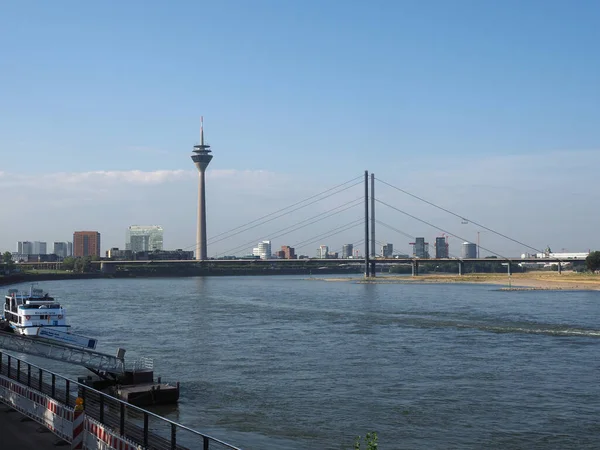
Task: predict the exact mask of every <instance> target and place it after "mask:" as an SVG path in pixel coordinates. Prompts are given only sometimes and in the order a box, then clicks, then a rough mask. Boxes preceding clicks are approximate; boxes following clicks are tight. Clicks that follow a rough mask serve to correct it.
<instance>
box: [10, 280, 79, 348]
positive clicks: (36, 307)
mask: <svg viewBox="0 0 600 450" xmlns="http://www.w3.org/2000/svg"><path fill="white" fill-rule="evenodd" d="M4 320H6V321H7V322H8V323H9V325H10V327H11V328H12V329H13V330H14V331H15V333H18V334H22V335H24V336H37V335H38V333H39V331H40V330H41V329H44V330H56V331H63V332H68V331H69V327H70V325H67V316H66V311H65V309H64V308H63V307H61V306H60V304H59V303H57V302H56V301H55V300H54V298H52V297H50V296H49V295H48V294H47V293H44V291H43V290H42V289H34V288H33V286H32V287H31V289H30V290H29V292H19V290H18V289H9V291H8V295H7V296H6V300H5V302H4Z"/></svg>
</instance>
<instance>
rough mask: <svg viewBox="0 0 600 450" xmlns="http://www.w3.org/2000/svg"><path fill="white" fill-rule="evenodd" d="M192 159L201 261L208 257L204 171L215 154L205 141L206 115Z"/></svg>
mask: <svg viewBox="0 0 600 450" xmlns="http://www.w3.org/2000/svg"><path fill="white" fill-rule="evenodd" d="M193 152H194V154H193V155H192V161H194V164H195V165H196V168H197V169H198V225H197V228H196V259H197V260H199V261H201V260H205V259H208V258H207V249H206V247H207V244H206V194H205V182H204V173H205V172H206V168H207V167H208V164H209V163H210V161H211V159H212V158H213V155H211V154H210V152H211V150H210V145H206V144H205V143H204V117H201V118H200V145H194V150H193Z"/></svg>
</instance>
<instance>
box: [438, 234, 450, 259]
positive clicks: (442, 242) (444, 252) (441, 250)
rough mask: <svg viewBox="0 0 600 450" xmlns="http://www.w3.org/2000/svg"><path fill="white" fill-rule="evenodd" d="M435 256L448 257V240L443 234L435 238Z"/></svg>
mask: <svg viewBox="0 0 600 450" xmlns="http://www.w3.org/2000/svg"><path fill="white" fill-rule="evenodd" d="M435 257H436V258H448V241H447V240H446V238H445V237H443V236H442V237H436V238H435Z"/></svg>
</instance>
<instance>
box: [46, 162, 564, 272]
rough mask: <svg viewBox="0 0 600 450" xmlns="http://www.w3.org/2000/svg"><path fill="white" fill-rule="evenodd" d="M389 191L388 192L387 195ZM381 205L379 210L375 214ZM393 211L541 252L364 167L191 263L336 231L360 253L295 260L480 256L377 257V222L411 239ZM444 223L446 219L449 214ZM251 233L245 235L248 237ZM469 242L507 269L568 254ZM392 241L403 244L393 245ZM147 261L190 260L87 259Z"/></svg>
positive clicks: (439, 228) (460, 260) (218, 242)
mask: <svg viewBox="0 0 600 450" xmlns="http://www.w3.org/2000/svg"><path fill="white" fill-rule="evenodd" d="M381 188H385V189H387V193H388V195H387V196H386V197H384V198H382V197H380V196H378V195H376V190H377V191H379V189H381ZM390 192H391V193H392V195H389V193H390ZM408 201H410V202H412V203H413V204H414V205H424V206H426V207H428V208H433V209H435V210H436V211H437V212H438V213H440V214H442V217H448V218H450V220H452V221H455V222H456V223H460V224H461V226H462V227H463V230H462V232H460V233H458V232H456V231H453V230H451V229H450V228H451V227H449V226H447V225H446V226H443V225H442V224H441V221H440V219H436V220H434V219H431V218H430V217H427V218H425V217H423V214H422V213H419V212H417V211H415V210H414V209H417V210H418V208H414V209H411V210H409V208H408V207H406V206H404V205H406V204H407V203H408ZM401 205H402V207H401ZM382 212H385V213H386V214H382ZM385 217H392V220H393V222H394V225H390V224H389V223H388V220H387V219H386V218H385ZM400 218H402V219H403V220H404V222H403V223H404V224H405V225H408V226H412V227H414V226H415V224H418V226H419V227H420V230H429V233H432V232H433V233H435V234H436V235H437V236H444V237H445V239H448V238H451V239H454V240H455V241H454V242H459V245H461V246H462V244H463V243H465V242H472V240H471V239H468V238H467V237H466V230H464V225H466V224H469V225H472V226H474V227H476V229H477V234H478V235H479V233H487V236H489V235H495V236H496V238H497V239H498V240H504V241H506V242H510V243H511V244H512V245H515V244H516V245H518V246H519V248H522V249H524V250H526V251H532V252H534V253H536V254H544V253H545V251H544V250H542V249H539V248H536V247H535V246H533V245H529V244H528V243H525V242H523V241H522V240H519V239H517V238H515V237H513V236H509V235H508V234H506V233H503V232H501V231H499V230H496V229H495V228H493V227H491V226H487V225H484V224H483V223H481V222H479V221H478V220H476V219H475V218H473V217H467V216H465V215H463V214H460V213H458V212H456V211H453V210H451V209H449V208H447V207H444V206H441V205H439V204H437V203H435V202H433V201H431V200H429V199H425V198H423V197H420V196H418V195H416V194H414V193H412V192H409V191H407V190H406V189H403V188H401V187H398V186H396V185H395V184H394V183H392V182H390V181H387V180H383V179H379V178H377V177H376V176H375V175H374V174H370V176H369V174H368V172H367V171H365V173H364V174H361V175H359V176H357V177H354V178H351V179H349V180H347V181H345V182H343V183H340V184H337V185H335V186H333V187H331V188H328V189H325V190H323V191H321V192H319V193H317V194H314V195H310V196H308V197H306V198H304V199H302V200H299V201H296V202H293V203H291V204H289V205H287V206H285V207H283V208H280V209H277V210H276V211H273V212H271V213H268V214H264V215H262V216H260V217H257V218H255V219H252V220H249V221H246V222H245V223H243V224H240V225H237V226H234V227H232V228H230V229H229V230H227V231H223V232H220V233H217V234H215V235H212V236H211V237H210V238H209V239H208V246H209V250H210V249H211V247H212V248H220V249H225V250H219V251H216V252H213V253H210V252H209V254H210V255H211V256H210V257H207V259H204V260H200V261H198V263H201V264H202V263H204V264H205V266H206V265H209V264H216V263H218V264H220V265H223V266H227V265H233V264H235V265H240V264H255V265H261V264H272V263H274V262H277V263H278V264H282V265H285V264H293V263H297V262H298V261H299V260H295V259H292V260H285V259H272V258H271V253H272V252H270V254H269V255H262V259H260V260H256V255H254V256H248V255H251V254H252V251H253V248H254V246H255V245H256V244H257V243H259V242H261V241H270V242H272V241H273V240H276V239H277V240H280V241H283V242H289V243H290V245H289V247H292V248H294V249H295V250H296V254H297V255H298V254H300V255H302V254H303V253H305V254H306V253H310V252H305V249H311V250H312V251H314V248H315V247H316V246H317V245H318V244H322V243H323V242H327V240H328V239H332V240H333V239H335V240H337V241H340V240H342V239H343V240H342V242H346V243H347V244H346V245H349V246H351V248H352V249H358V248H359V247H360V254H359V255H357V254H352V257H351V259H344V260H340V259H328V258H327V257H326V256H327V255H320V256H322V257H321V258H311V259H308V258H309V257H308V256H306V259H302V261H303V262H304V263H305V264H311V263H313V264H333V263H348V264H364V267H365V275H367V276H371V275H374V273H375V264H391V263H396V264H398V263H410V264H412V265H413V274H414V275H417V274H418V271H419V263H420V262H425V261H439V262H450V261H453V262H456V263H457V264H458V268H459V273H464V264H465V263H471V262H477V261H481V259H479V258H474V257H473V255H457V254H453V253H452V252H449V251H446V253H445V254H443V257H442V258H438V259H436V258H428V257H427V255H418V254H415V253H414V252H413V251H406V250H405V248H402V247H401V246H400V247H399V246H395V249H396V252H395V253H396V254H395V255H392V256H391V257H389V256H390V255H386V256H388V257H387V258H384V257H383V255H381V254H380V253H379V252H378V251H377V250H376V248H377V247H378V246H380V248H381V246H383V245H384V242H381V241H379V240H377V233H376V231H377V230H379V229H381V228H384V229H385V230H386V233H387V234H388V235H389V233H392V235H393V236H394V237H396V236H399V237H400V239H401V240H402V241H404V242H406V243H408V242H415V239H416V238H415V236H414V233H409V232H406V231H405V230H403V229H400V228H399V226H398V222H400ZM443 223H446V224H447V223H448V221H445V222H443ZM327 224H329V225H327ZM332 225H333V226H332ZM269 227H270V229H269ZM419 234H420V235H421V236H423V235H425V234H426V233H425V232H421V233H419ZM250 236H251V239H249V237H250ZM298 236H301V237H298ZM307 236H308V237H307ZM446 242H447V241H446ZM476 245H477V250H478V251H479V250H483V251H485V252H486V253H487V254H488V255H489V256H491V257H492V258H495V259H484V261H501V262H504V263H505V264H506V265H507V268H508V269H507V270H508V271H509V273H510V270H511V265H513V264H516V263H517V262H518V263H523V262H532V263H544V262H545V263H559V264H558V266H559V267H558V269H559V271H560V270H561V264H560V263H566V262H570V260H564V259H560V258H556V257H551V256H550V255H548V257H544V258H525V259H522V258H520V257H511V256H507V255H504V254H502V253H501V252H500V251H497V250H496V249H492V248H488V247H487V246H486V247H484V246H481V245H480V244H479V242H477V244H476ZM195 248H197V242H194V243H190V245H189V246H188V247H187V249H195ZM446 248H447V247H446ZM399 249H401V250H402V251H401V252H398V250H399ZM341 252H342V248H340V249H334V250H332V251H331V252H329V254H331V255H335V254H340V253H341ZM313 254H314V253H313ZM411 255H412V256H411ZM345 256H346V257H347V256H349V255H345ZM477 256H479V253H477ZM150 263H169V264H189V263H190V261H189V260H182V261H172V260H169V261H166V260H165V261H160V260H151V261H148V260H147V259H144V260H134V261H109V260H102V261H96V262H93V264H101V265H102V268H103V269H104V270H105V271H110V270H113V269H114V267H115V266H116V265H125V264H150ZM51 264H52V263H51Z"/></svg>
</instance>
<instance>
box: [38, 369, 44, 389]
mask: <svg viewBox="0 0 600 450" xmlns="http://www.w3.org/2000/svg"><path fill="white" fill-rule="evenodd" d="M39 371H40V372H39V373H38V391H40V392H44V391H43V390H42V387H43V386H44V385H43V383H42V374H43V372H42V369H39Z"/></svg>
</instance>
